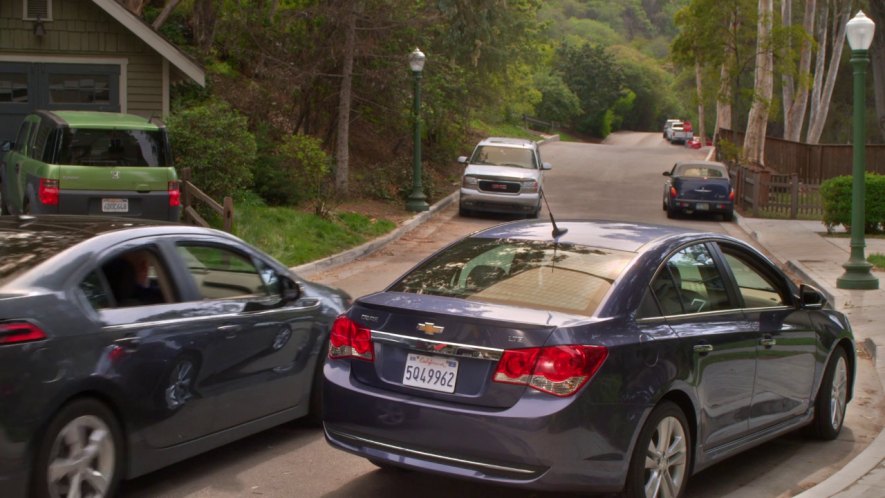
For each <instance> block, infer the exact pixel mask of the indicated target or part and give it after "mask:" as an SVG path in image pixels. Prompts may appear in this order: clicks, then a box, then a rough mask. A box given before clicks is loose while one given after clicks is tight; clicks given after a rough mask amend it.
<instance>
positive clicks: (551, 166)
mask: <svg viewBox="0 0 885 498" xmlns="http://www.w3.org/2000/svg"><path fill="white" fill-rule="evenodd" d="M541 169H542V170H545V171H547V170H551V169H553V165H552V164H550V163H544V164H542V165H541Z"/></svg>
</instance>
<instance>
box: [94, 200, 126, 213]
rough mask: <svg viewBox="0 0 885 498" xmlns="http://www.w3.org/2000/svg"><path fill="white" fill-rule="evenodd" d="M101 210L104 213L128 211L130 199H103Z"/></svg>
mask: <svg viewBox="0 0 885 498" xmlns="http://www.w3.org/2000/svg"><path fill="white" fill-rule="evenodd" d="M101 211H102V212H103V213H128V212H129V199H102V200H101Z"/></svg>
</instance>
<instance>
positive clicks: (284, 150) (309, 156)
mask: <svg viewBox="0 0 885 498" xmlns="http://www.w3.org/2000/svg"><path fill="white" fill-rule="evenodd" d="M277 152H278V156H279V160H280V165H281V166H282V169H283V170H284V171H285V172H286V176H287V177H288V178H287V180H286V181H288V182H289V183H290V184H291V186H292V187H294V188H296V189H297V190H298V197H300V198H302V199H304V200H306V201H308V202H311V203H313V209H314V212H315V213H316V214H317V215H319V216H323V217H325V216H327V215H328V214H329V210H330V209H331V208H332V204H333V202H334V200H335V182H334V178H333V177H332V159H331V158H330V157H329V155H328V154H326V151H324V150H323V142H322V140H320V139H318V138H315V137H311V136H309V135H291V136H289V137H288V138H286V140H285V141H284V142H283V143H282V144H281V145H280V147H279V149H278V151H277Z"/></svg>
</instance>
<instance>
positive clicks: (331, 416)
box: [323, 221, 855, 497]
mask: <svg viewBox="0 0 885 498" xmlns="http://www.w3.org/2000/svg"><path fill="white" fill-rule="evenodd" d="M854 372H855V356H854V339H853V337H852V334H851V327H850V325H849V323H848V320H847V319H846V318H845V316H843V315H842V314H841V313H839V312H836V311H834V310H832V309H831V307H830V306H829V305H828V303H827V302H826V299H825V298H824V297H823V296H822V294H821V293H820V292H819V291H817V290H815V289H813V288H811V287H809V286H807V285H798V286H797V285H795V284H794V283H793V282H792V281H791V280H790V279H789V278H787V277H786V276H785V275H784V273H783V272H782V271H781V270H780V269H778V268H777V267H776V266H775V265H773V264H772V263H771V262H770V261H769V260H767V259H766V258H765V257H764V256H763V255H762V254H760V253H759V252H758V251H756V250H755V249H753V248H752V247H751V246H749V245H747V244H745V243H744V242H741V241H739V240H737V239H734V238H731V237H728V236H725V235H720V234H713V233H701V232H695V231H686V230H683V229H679V228H673V227H662V226H653V225H642V224H634V223H622V222H604V221H569V222H561V223H560V224H559V225H558V226H555V225H551V224H550V223H542V222H538V221H520V222H514V223H508V224H504V225H500V226H497V227H493V228H490V229H487V230H484V231H480V232H478V233H475V234H473V235H471V236H468V237H466V238H464V239H462V240H460V241H458V242H456V243H454V244H452V245H450V246H448V247H447V248H445V249H443V250H441V251H439V252H438V253H436V254H435V255H433V256H431V257H430V258H428V259H426V260H425V261H423V262H422V263H420V264H419V265H418V266H416V267H415V268H414V269H412V270H411V271H409V272H408V273H406V274H405V275H404V276H403V277H401V278H399V279H398V280H397V281H396V282H394V283H393V284H392V285H390V287H388V288H387V289H386V290H384V291H382V292H378V293H375V294H371V295H368V296H365V297H362V298H360V299H358V300H357V301H356V302H355V303H354V305H353V306H352V307H351V308H350V310H349V311H348V312H347V313H345V314H343V315H342V316H340V317H339V318H338V319H337V321H336V322H335V324H334V325H333V328H332V332H331V334H330V344H329V355H328V359H327V360H326V365H325V367H324V376H325V388H324V412H323V419H324V430H325V436H326V439H327V440H328V442H329V443H330V444H331V445H332V446H334V447H335V448H338V449H341V450H344V451H348V452H350V453H354V454H356V455H359V456H362V457H365V458H367V459H368V460H370V461H371V462H373V463H375V464H376V465H378V466H380V467H400V468H408V469H415V470H420V471H425V472H431V473H435V474H442V475H447V476H451V477H457V478H464V479H472V480H477V481H484V482H490V483H499V484H503V485H512V486H518V487H523V488H527V489H539V490H551V491H556V490H558V491H580V492H613V491H622V492H624V494H625V495H627V496H641V497H655V496H663V497H678V496H680V495H681V494H683V492H684V490H685V488H686V483H687V480H688V478H689V476H690V475H692V474H693V473H695V472H698V471H700V470H701V469H704V468H706V467H708V466H710V465H712V464H714V463H717V462H719V461H721V460H722V459H724V458H727V457H729V456H731V455H734V454H736V453H738V452H740V451H743V450H746V449H747V448H750V447H752V446H754V445H757V444H760V443H762V442H765V441H768V440H770V439H772V438H775V437H778V436H780V435H782V434H785V433H787V432H789V431H793V430H795V429H798V428H800V427H805V428H806V429H807V432H808V433H809V434H810V435H812V436H814V437H817V438H820V439H834V438H835V437H836V436H837V435H838V434H839V431H840V430H841V428H842V423H843V421H844V415H845V409H846V406H847V403H848V401H849V400H850V399H851V396H852V384H853V381H854Z"/></svg>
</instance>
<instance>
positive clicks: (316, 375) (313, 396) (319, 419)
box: [305, 339, 329, 426]
mask: <svg viewBox="0 0 885 498" xmlns="http://www.w3.org/2000/svg"><path fill="white" fill-rule="evenodd" d="M328 355H329V340H328V339H326V341H325V344H324V345H323V347H322V348H320V352H319V356H318V357H317V363H316V366H315V367H314V369H313V380H312V381H311V382H310V402H309V403H310V404H309V406H308V411H307V417H306V418H305V421H306V422H307V423H308V424H310V425H313V426H320V425H322V423H323V383H324V382H325V377H324V376H323V366H324V365H325V364H326V356H328Z"/></svg>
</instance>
